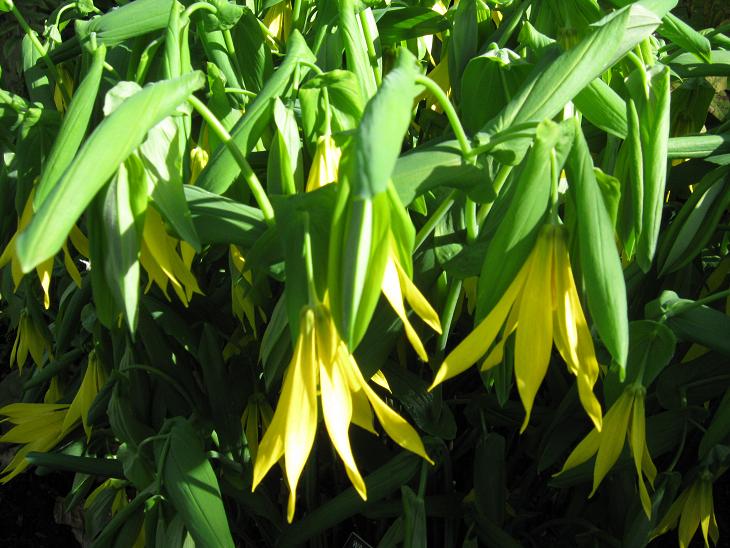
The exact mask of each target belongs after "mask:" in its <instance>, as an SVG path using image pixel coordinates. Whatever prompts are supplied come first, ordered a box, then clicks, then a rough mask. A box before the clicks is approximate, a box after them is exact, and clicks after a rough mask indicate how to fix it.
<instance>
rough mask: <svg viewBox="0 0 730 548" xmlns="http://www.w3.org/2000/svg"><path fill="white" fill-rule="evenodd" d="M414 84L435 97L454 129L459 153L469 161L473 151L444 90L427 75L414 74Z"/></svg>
mask: <svg viewBox="0 0 730 548" xmlns="http://www.w3.org/2000/svg"><path fill="white" fill-rule="evenodd" d="M416 84H420V85H422V86H423V87H425V88H426V89H427V90H428V91H429V92H430V93H431V94H432V95H433V96H434V97H435V98H436V100H437V101H438V103H439V105H440V106H441V108H443V109H444V114H446V117H447V118H448V120H449V124H450V125H451V129H452V130H453V131H454V135H455V136H456V140H457V141H459V147H460V148H461V154H462V155H463V156H464V159H465V160H467V161H471V160H472V158H473V157H474V151H473V150H472V148H471V144H470V143H469V139H468V138H467V136H466V132H465V131H464V127H463V126H462V125H461V122H460V121H459V117H458V116H457V115H456V110H455V109H454V105H452V104H451V101H449V98H448V97H447V96H446V93H444V90H442V89H441V87H440V86H439V85H438V84H437V83H436V82H434V81H433V80H431V79H430V78H429V77H428V76H423V75H419V76H416Z"/></svg>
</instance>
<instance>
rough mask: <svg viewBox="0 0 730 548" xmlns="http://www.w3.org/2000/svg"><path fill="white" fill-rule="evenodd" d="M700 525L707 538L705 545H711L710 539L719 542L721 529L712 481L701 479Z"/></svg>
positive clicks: (703, 534)
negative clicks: (718, 524) (713, 501)
mask: <svg viewBox="0 0 730 548" xmlns="http://www.w3.org/2000/svg"><path fill="white" fill-rule="evenodd" d="M699 510H700V527H701V529H702V536H703V537H704V539H705V546H709V539H710V538H712V541H713V542H714V543H715V544H717V540H718V537H719V531H718V530H717V521H716V520H715V508H714V506H713V503H712V482H711V481H706V480H700V508H699Z"/></svg>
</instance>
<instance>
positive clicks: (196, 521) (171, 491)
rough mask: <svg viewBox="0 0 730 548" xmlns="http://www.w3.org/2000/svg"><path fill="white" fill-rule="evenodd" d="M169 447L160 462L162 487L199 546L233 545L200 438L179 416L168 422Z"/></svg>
mask: <svg viewBox="0 0 730 548" xmlns="http://www.w3.org/2000/svg"><path fill="white" fill-rule="evenodd" d="M168 424H169V434H168V435H169V444H170V445H169V450H168V451H167V452H166V455H165V456H164V458H165V460H164V462H163V463H162V478H161V479H162V486H163V489H164V491H165V493H166V494H167V497H166V500H168V501H169V502H170V503H171V504H172V505H173V506H174V507H175V510H177V512H178V514H180V515H181V516H182V519H183V521H184V522H185V527H186V528H187V530H188V531H189V532H190V534H191V535H192V537H193V539H194V540H195V542H196V544H198V545H199V546H217V547H221V548H226V547H230V548H233V546H234V544H233V539H232V537H231V532H230V529H229V528H228V520H227V518H226V511H225V508H224V507H223V501H222V500H221V493H220V489H219V487H218V480H217V479H216V477H215V473H214V472H213V467H212V466H211V465H210V462H209V461H208V458H207V456H206V454H205V451H204V450H203V445H202V443H201V438H200V436H198V434H197V433H196V432H195V430H194V429H193V427H192V425H191V424H190V423H189V422H188V421H186V420H185V419H182V418H179V417H178V418H175V419H170V421H169V423H168Z"/></svg>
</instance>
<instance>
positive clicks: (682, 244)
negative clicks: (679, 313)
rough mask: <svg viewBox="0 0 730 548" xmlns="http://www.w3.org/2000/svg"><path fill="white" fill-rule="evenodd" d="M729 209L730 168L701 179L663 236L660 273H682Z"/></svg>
mask: <svg viewBox="0 0 730 548" xmlns="http://www.w3.org/2000/svg"><path fill="white" fill-rule="evenodd" d="M728 206H730V169H728V168H727V167H726V166H723V167H721V168H718V169H715V170H713V171H711V172H710V173H708V174H707V175H705V177H703V178H702V180H701V181H700V183H699V184H698V185H696V186H695V188H694V191H693V192H692V194H691V195H690V197H689V199H688V200H687V201H686V202H685V203H684V205H683V206H682V209H680V210H679V213H677V215H676V217H674V219H673V220H672V224H671V225H669V228H668V229H667V230H665V231H664V233H663V234H662V241H661V244H660V246H659V250H658V252H657V263H658V265H659V274H660V275H663V274H667V273H670V272H674V271H676V270H679V269H680V268H682V267H683V266H685V265H686V264H687V263H689V262H690V261H692V260H693V259H694V258H695V257H697V256H698V255H699V254H700V253H701V252H702V250H703V249H705V247H706V245H707V243H708V242H709V241H710V238H712V235H713V234H714V233H715V231H716V230H717V227H718V224H719V223H720V221H721V219H722V217H723V215H724V214H725V212H726V210H727V208H728Z"/></svg>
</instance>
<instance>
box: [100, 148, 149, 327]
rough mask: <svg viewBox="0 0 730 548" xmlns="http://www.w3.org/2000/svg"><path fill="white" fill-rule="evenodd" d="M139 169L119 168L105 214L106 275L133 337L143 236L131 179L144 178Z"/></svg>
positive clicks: (131, 166) (133, 166) (125, 165)
mask: <svg viewBox="0 0 730 548" xmlns="http://www.w3.org/2000/svg"><path fill="white" fill-rule="evenodd" d="M140 168H141V166H139V164H138V163H135V162H130V163H129V164H128V163H126V162H123V163H122V164H121V165H120V166H119V170H118V171H117V174H116V176H115V177H114V178H113V179H112V181H111V183H110V184H109V185H108V186H107V191H106V198H105V199H104V211H103V218H104V229H105V230H104V231H105V235H106V251H107V253H106V262H105V263H104V273H105V274H106V279H107V284H108V285H109V287H110V288H111V290H112V293H113V295H114V297H115V299H116V301H117V307H118V308H119V309H120V310H124V317H125V318H126V320H127V326H128V327H129V332H130V333H131V334H132V335H134V332H135V329H136V326H137V304H138V300H139V250H140V239H141V236H142V235H141V234H138V233H137V229H136V226H135V216H134V211H133V210H132V207H131V199H130V194H131V193H132V192H133V190H132V188H131V187H132V184H133V183H130V179H132V178H135V177H136V178H139V177H144V175H143V174H142V173H141V169H140ZM143 180H144V179H143Z"/></svg>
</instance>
